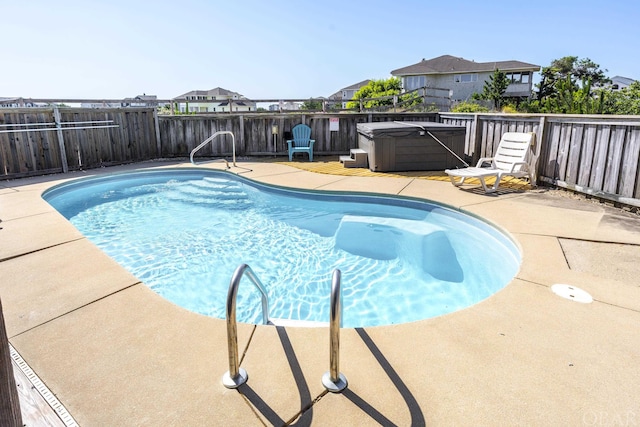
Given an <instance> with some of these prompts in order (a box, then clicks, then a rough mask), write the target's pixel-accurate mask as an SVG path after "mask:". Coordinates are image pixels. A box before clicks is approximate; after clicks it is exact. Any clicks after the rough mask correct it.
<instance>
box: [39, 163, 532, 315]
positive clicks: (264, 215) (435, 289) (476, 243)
mask: <svg viewBox="0 0 640 427" xmlns="http://www.w3.org/2000/svg"><path fill="white" fill-rule="evenodd" d="M43 197H44V198H45V200H47V201H48V202H49V203H50V204H51V205H52V206H53V207H55V208H56V209H57V210H58V211H60V212H61V213H62V214H63V215H64V216H65V217H66V218H68V219H69V221H71V223H72V224H73V225H74V226H75V227H77V228H78V230H80V232H81V233H82V234H84V235H85V236H86V237H87V238H88V239H90V240H91V241H92V242H93V243H95V244H96V245H97V246H98V247H99V248H100V249H101V250H103V251H104V252H105V253H107V254H108V255H109V256H111V257H112V258H113V259H115V260H116V261H117V262H118V263H120V264H121V265H122V266H123V267H125V268H126V269H127V270H129V271H130V272H131V273H133V274H134V275H135V276H136V277H137V278H139V279H140V280H141V281H143V282H144V283H145V284H146V285H148V286H149V287H150V288H151V289H153V290H154V291H155V292H157V293H158V294H160V295H162V296H163V297H164V298H166V299H168V300H170V301H172V302H174V303H175V304H177V305H180V306H182V307H184V308H186V309H189V310H191V311H194V312H197V313H200V314H203V315H207V316H213V317H218V318H224V316H225V303H226V295H227V291H228V288H229V282H230V279H231V277H232V275H233V272H234V271H235V269H236V268H237V267H238V265H240V264H242V263H245V264H248V265H249V266H250V267H251V268H252V269H253V271H254V272H255V273H256V275H257V276H258V278H259V279H260V280H261V281H262V283H263V284H264V285H265V287H266V288H267V292H268V294H269V304H270V313H269V314H270V317H272V318H280V319H291V320H308V321H314V322H327V321H328V320H329V298H330V289H331V275H332V272H333V270H334V269H340V270H341V272H342V295H343V310H344V314H343V325H344V326H345V327H360V326H377V325H387V324H396V323H405V322H411V321H415V320H420V319H425V318H430V317H434V316H439V315H442V314H445V313H450V312H453V311H456V310H459V309H462V308H465V307H468V306H470V305H472V304H475V303H477V302H479V301H481V300H483V299H485V298H487V297H488V296H490V295H492V294H493V293H495V292H497V291H498V290H500V289H501V288H503V287H504V286H505V285H506V284H507V283H508V282H509V281H510V280H511V279H512V278H513V277H514V275H515V274H516V272H517V271H518V268H519V265H520V253H519V251H518V249H517V248H516V246H515V245H514V243H513V242H512V241H511V240H510V239H509V238H508V237H507V236H505V235H504V234H503V233H501V232H499V231H498V230H496V229H495V228H493V227H491V226H490V225H488V224H486V223H484V222H483V221H480V220H478V219H476V218H473V217H470V216H467V215H463V214H461V213H459V212H456V211H454V210H451V209H448V208H446V207H444V206H440V205H437V204H433V203H427V202H424V201H420V200H416V199H408V198H399V197H387V196H385V197H383V196H376V195H364V194H351V195H350V194H347V193H328V192H315V191H293V190H288V189H284V188H279V187H273V186H267V185H264V184H260V183H256V182H253V181H250V180H248V179H245V178H241V177H238V176H236V175H233V174H230V173H226V172H220V171H210V170H200V169H172V170H170V171H166V170H163V171H145V172H135V173H126V174H115V175H110V176H104V177H98V178H89V179H81V180H77V181H73V182H71V183H67V184H62V185H59V186H56V187H54V188H52V189H50V190H48V191H47V192H46V193H45V194H44V195H43ZM245 281H248V279H243V280H242V284H241V286H240V288H239V292H238V302H237V310H238V312H237V313H238V314H237V318H238V320H239V321H241V322H247V323H260V322H261V316H262V314H261V304H260V295H259V293H258V292H257V290H256V289H255V288H254V287H253V286H251V285H250V284H249V283H244V282H245Z"/></svg>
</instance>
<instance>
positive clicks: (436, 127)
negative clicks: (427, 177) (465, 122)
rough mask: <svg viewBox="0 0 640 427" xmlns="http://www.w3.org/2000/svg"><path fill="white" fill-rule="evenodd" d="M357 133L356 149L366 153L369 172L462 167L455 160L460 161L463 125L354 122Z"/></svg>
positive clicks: (463, 135) (460, 162)
mask: <svg viewBox="0 0 640 427" xmlns="http://www.w3.org/2000/svg"><path fill="white" fill-rule="evenodd" d="M357 130H358V148H360V149H363V150H365V151H366V152H367V153H368V160H369V169H370V170H372V171H374V172H390V171H415V170H424V171H431V170H444V169H450V168H455V167H460V166H463V163H462V161H461V160H460V159H459V158H462V159H464V139H465V134H466V128H465V127H463V126H454V125H446V124H443V123H433V122H377V123H358V125H357ZM429 133H431V134H432V135H433V136H435V137H436V138H437V139H438V140H440V142H442V144H440V143H439V142H437V141H436V140H435V139H434V138H433V137H432V136H431V135H429ZM443 145H445V146H446V147H447V148H448V150H447V149H446V148H444V147H443ZM449 150H451V151H449ZM453 153H455V155H454V154H453ZM456 156H457V157H456ZM458 157H459V158H458Z"/></svg>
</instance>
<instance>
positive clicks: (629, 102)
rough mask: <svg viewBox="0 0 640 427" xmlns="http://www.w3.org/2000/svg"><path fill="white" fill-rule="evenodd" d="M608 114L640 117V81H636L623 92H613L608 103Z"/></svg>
mask: <svg viewBox="0 0 640 427" xmlns="http://www.w3.org/2000/svg"><path fill="white" fill-rule="evenodd" d="M606 112H607V113H611V114H632V115H640V81H635V82H633V83H631V85H630V86H629V87H626V88H624V89H622V90H619V91H615V92H613V91H612V92H611V94H610V95H609V99H608V101H607V106H606Z"/></svg>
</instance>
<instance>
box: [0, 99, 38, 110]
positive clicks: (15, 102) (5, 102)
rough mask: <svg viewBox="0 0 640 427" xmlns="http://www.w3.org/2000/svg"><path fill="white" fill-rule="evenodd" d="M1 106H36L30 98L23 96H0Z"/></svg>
mask: <svg viewBox="0 0 640 427" xmlns="http://www.w3.org/2000/svg"><path fill="white" fill-rule="evenodd" d="M0 107H1V108H23V107H37V105H36V104H35V103H34V102H31V100H25V99H24V98H0Z"/></svg>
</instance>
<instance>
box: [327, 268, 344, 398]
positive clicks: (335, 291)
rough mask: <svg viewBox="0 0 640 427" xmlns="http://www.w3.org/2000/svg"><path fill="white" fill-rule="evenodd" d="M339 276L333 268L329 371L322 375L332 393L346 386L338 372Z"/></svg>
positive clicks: (340, 311)
mask: <svg viewBox="0 0 640 427" xmlns="http://www.w3.org/2000/svg"><path fill="white" fill-rule="evenodd" d="M340 277H341V273H340V270H338V269H336V270H333V277H332V279H331V313H330V315H331V318H330V320H329V372H326V373H325V374H324V375H323V376H322V384H323V385H324V387H325V388H326V389H327V390H329V391H330V392H332V393H339V392H341V391H342V390H344V389H345V388H347V378H346V377H345V376H344V375H343V374H341V373H340V328H341V327H342V292H341V291H340Z"/></svg>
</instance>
